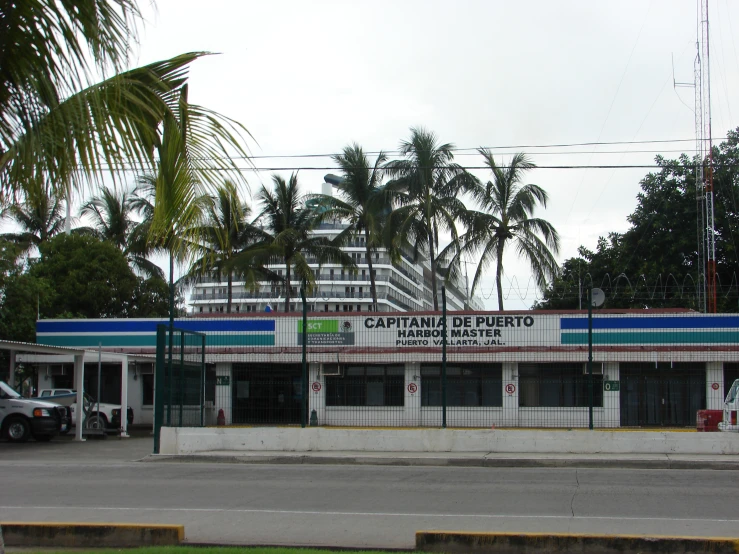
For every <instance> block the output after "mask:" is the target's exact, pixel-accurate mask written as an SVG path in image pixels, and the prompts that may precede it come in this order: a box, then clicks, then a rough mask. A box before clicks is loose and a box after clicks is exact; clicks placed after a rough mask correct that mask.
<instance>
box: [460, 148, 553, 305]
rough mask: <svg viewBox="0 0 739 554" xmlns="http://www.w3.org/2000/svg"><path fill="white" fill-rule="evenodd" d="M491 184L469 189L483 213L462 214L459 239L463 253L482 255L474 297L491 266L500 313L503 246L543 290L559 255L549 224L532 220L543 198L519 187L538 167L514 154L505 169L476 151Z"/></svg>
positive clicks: (529, 187)
mask: <svg viewBox="0 0 739 554" xmlns="http://www.w3.org/2000/svg"><path fill="white" fill-rule="evenodd" d="M479 152H480V154H481V155H482V156H483V157H484V158H485V164H486V165H487V166H488V167H489V168H490V171H491V172H492V174H493V180H492V181H488V182H487V183H485V184H482V183H475V184H474V185H473V186H472V187H470V188H469V192H471V194H472V196H473V197H474V199H475V200H476V201H477V203H478V204H479V205H480V207H481V209H480V210H479V211H477V210H468V211H467V212H465V214H464V216H463V219H464V220H465V223H466V226H467V230H466V231H465V233H464V234H463V235H462V236H461V237H460V243H461V244H462V245H463V246H462V250H463V251H465V252H469V253H481V257H480V262H479V263H478V266H477V270H476V271H475V276H474V279H473V281H472V292H473V293H474V291H475V288H476V287H477V285H478V284H479V283H480V279H481V278H482V277H484V276H485V274H486V273H487V268H488V267H489V266H490V264H493V263H494V264H495V284H496V287H497V290H498V309H499V310H502V309H503V285H502V276H503V258H504V254H505V251H506V247H507V246H509V245H510V246H513V247H514V248H515V249H516V253H517V254H518V255H519V256H521V257H524V258H525V259H526V260H527V261H528V262H529V264H530V265H531V270H532V272H533V274H534V278H535V279H536V282H537V284H538V285H539V287H540V288H542V289H544V287H545V286H546V282H547V279H551V278H553V277H554V276H555V275H556V274H557V261H556V260H555V258H554V254H556V253H557V252H558V251H559V235H558V234H557V231H556V230H555V229H554V227H553V226H552V224H551V223H549V222H548V221H546V220H544V219H541V218H538V217H533V216H534V211H535V209H536V206H537V205H538V204H541V205H542V206H543V207H546V205H547V199H548V196H547V193H546V191H545V190H544V189H543V188H541V187H540V186H538V185H531V184H530V185H522V184H521V181H522V179H523V176H524V173H525V172H526V171H527V170H530V169H533V168H534V167H536V166H535V165H534V164H533V163H532V162H531V161H529V159H528V158H527V157H526V156H525V155H524V154H516V155H515V156H513V158H512V159H511V161H510V163H509V165H508V166H507V167H500V166H499V165H498V164H496V163H495V160H494V158H493V155H492V154H491V153H490V151H489V150H485V149H482V148H481V149H480V150H479Z"/></svg>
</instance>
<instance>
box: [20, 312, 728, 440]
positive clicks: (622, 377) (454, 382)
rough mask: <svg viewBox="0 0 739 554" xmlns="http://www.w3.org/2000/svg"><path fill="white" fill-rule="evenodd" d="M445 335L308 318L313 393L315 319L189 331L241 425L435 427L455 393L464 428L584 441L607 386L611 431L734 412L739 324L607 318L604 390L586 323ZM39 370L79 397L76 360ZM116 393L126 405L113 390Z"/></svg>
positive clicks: (546, 318)
mask: <svg viewBox="0 0 739 554" xmlns="http://www.w3.org/2000/svg"><path fill="white" fill-rule="evenodd" d="M443 323H444V322H442V320H441V317H440V314H438V313H431V312H415V313H377V312H375V313H372V312H368V313H359V314H357V313H356V312H355V313H350V314H344V313H331V312H329V313H326V312H319V313H312V314H309V316H308V326H307V330H306V337H307V344H306V351H307V363H308V371H309V383H308V384H307V385H306V384H305V383H303V382H302V379H301V361H302V342H303V334H302V320H301V318H300V317H296V316H294V315H292V314H290V315H285V314H274V313H272V314H256V315H251V314H250V315H249V316H246V315H242V316H232V317H218V318H214V317H187V318H180V319H177V320H176V322H175V326H176V327H177V328H178V329H181V330H185V331H188V332H195V333H201V334H203V335H204V336H205V341H206V348H205V361H206V364H207V372H208V379H206V380H204V386H205V387H207V391H204V393H203V397H204V398H206V399H208V400H207V401H208V402H209V409H211V410H212V413H213V414H217V413H218V411H219V410H221V409H222V410H223V411H224V416H225V418H226V421H227V422H228V423H230V424H248V425H250V424H280V423H282V424H295V423H297V422H299V421H300V410H301V409H302V407H301V406H302V398H303V395H304V394H307V395H308V400H309V410H310V412H313V411H315V412H316V414H315V415H316V417H317V419H318V422H319V424H327V425H352V426H367V425H383V426H386V425H390V426H397V425H411V426H416V425H423V426H436V425H440V417H441V409H440V406H441V403H442V397H443V394H445V395H446V398H447V417H448V421H447V424H448V425H450V426H462V427H490V426H491V425H496V426H500V427H532V426H535V427H541V426H547V427H566V428H571V427H583V426H586V425H587V419H588V407H589V403H590V386H591V382H592V384H593V404H594V408H593V409H594V418H595V424H596V426H600V427H621V426H623V427H667V426H676V427H691V426H694V425H695V424H696V414H697V412H698V410H704V409H721V408H722V407H723V398H724V392H725V391H726V390H728V388H729V386H730V385H731V383H732V382H733V381H734V380H735V379H738V378H739V315H737V314H717V315H706V314H698V313H694V312H690V311H679V310H663V311H660V310H656V311H655V310H645V311H636V310H635V311H597V312H596V313H595V315H594V317H593V321H592V343H593V359H594V364H593V368H594V370H593V378H592V381H591V379H590V376H589V374H588V373H587V370H586V367H587V364H586V362H587V351H588V319H587V315H586V313H584V312H576V311H570V312H536V311H527V312H502V313H496V312H454V313H450V314H449V315H448V316H447V320H446V322H445V323H446V324H445V325H444V324H443ZM167 324H168V322H167V320H164V319H128V320H116V319H107V320H106V319H100V320H40V321H38V323H37V342H38V343H39V344H44V345H51V346H61V347H65V346H66V347H74V348H86V349H96V348H102V349H103V350H105V351H110V352H116V353H129V354H136V355H140V356H146V355H151V356H153V355H154V354H155V352H156V336H157V328H158V327H159V326H162V325H165V326H166V325H167ZM444 329H446V331H445V332H446V341H444V339H443V337H444V335H443V333H444ZM444 342H446V356H447V364H446V386H445V387H444V386H443V379H442V369H441V367H442V364H441V360H442V355H441V354H442V346H443V343H444ZM175 344H176V341H175ZM28 362H29V363H38V364H40V365H41V366H42V367H41V368H40V374H42V375H47V374H48V376H49V383H48V384H47V386H48V387H58V388H64V387H68V386H69V383H70V382H71V381H70V377H69V372H68V371H66V370H65V367H66V366H65V364H67V363H68V362H67V361H64V360H62V359H61V358H59V359H57V360H49V359H48V358H45V359H43V360H42V359H41V357H35V358H33V359H31V358H29V359H28ZM144 365H145V364H144ZM144 365H142V364H139V365H138V366H137V367H135V368H133V369H132V374H131V377H130V380H129V383H128V390H129V391H130V392H129V397H130V398H132V399H134V401H133V402H131V403H132V405H133V406H134V407H135V410H137V413H139V414H141V416H142V417H141V418H139V419H138V421H139V422H142V421H143V422H144V423H149V422H150V421H151V409H152V407H151V402H152V401H153V383H154V376H153V374H154V367H153V364H149V367H144ZM119 380H120V379H119ZM117 386H118V387H120V384H118V385H117ZM109 387H110V390H111V391H112V392H111V395H112V396H115V391H116V390H117V389H116V384H115V380H114V379H113V380H111V382H110V384H109ZM443 388H445V391H442V389H443ZM206 393H207V394H206ZM213 417H215V416H213Z"/></svg>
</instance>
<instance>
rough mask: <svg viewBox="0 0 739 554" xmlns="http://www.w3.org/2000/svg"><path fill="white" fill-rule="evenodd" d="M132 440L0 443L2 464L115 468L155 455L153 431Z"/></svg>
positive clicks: (133, 434)
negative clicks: (69, 464)
mask: <svg viewBox="0 0 739 554" xmlns="http://www.w3.org/2000/svg"><path fill="white" fill-rule="evenodd" d="M130 433H131V436H130V437H128V438H120V437H117V436H108V437H106V438H95V437H93V438H90V439H88V440H86V441H84V442H76V441H74V440H72V439H73V436H72V435H67V436H60V437H54V438H53V439H52V440H51V441H50V442H36V441H34V440H30V441H28V442H26V443H22V444H17V443H11V442H8V441H6V440H2V441H0V463H3V462H12V463H14V464H17V463H18V462H29V463H33V462H43V463H46V462H50V461H52V460H53V461H55V462H57V463H58V462H85V463H92V464H109V463H110V464H115V463H122V462H132V461H136V460H140V459H141V458H143V457H145V456H147V455H148V454H151V452H152V447H153V444H154V443H153V437H152V435H151V429H150V428H140V429H133V430H131V432H130Z"/></svg>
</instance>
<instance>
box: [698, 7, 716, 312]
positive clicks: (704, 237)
mask: <svg viewBox="0 0 739 554" xmlns="http://www.w3.org/2000/svg"><path fill="white" fill-rule="evenodd" d="M697 30H698V39H697V42H696V46H697V50H698V52H697V54H696V58H695V64H694V70H695V130H696V155H697V158H698V160H697V161H698V167H697V175H696V182H695V199H696V206H697V211H698V224H697V227H698V242H699V248H698V267H699V268H700V271H701V272H702V273H703V275H704V278H703V279H701V280H700V282H699V284H698V299H699V306H700V308H701V310H703V311H704V312H707V313H716V234H715V227H714V217H713V140H712V136H711V64H710V48H709V38H708V0H698V29H697Z"/></svg>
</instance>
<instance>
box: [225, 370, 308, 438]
mask: <svg viewBox="0 0 739 554" xmlns="http://www.w3.org/2000/svg"><path fill="white" fill-rule="evenodd" d="M233 380H234V383H233V387H232V401H233V412H232V420H233V423H234V424H236V425H238V424H257V425H290V424H297V423H300V410H301V406H302V401H303V391H302V389H303V387H301V385H302V366H301V365H300V364H234V366H233Z"/></svg>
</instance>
